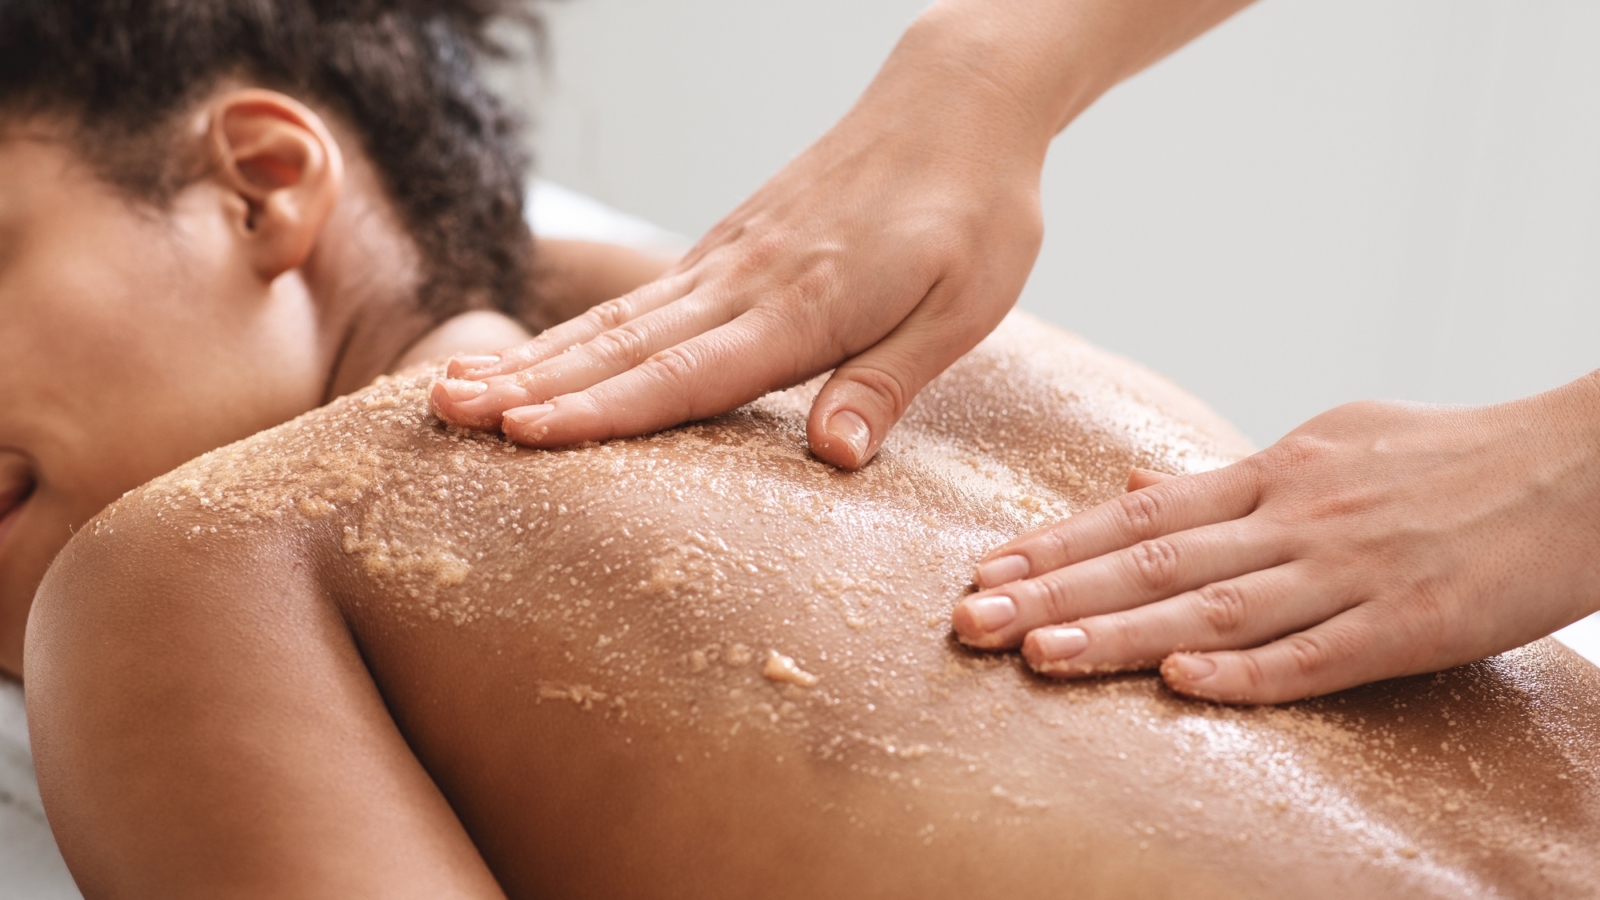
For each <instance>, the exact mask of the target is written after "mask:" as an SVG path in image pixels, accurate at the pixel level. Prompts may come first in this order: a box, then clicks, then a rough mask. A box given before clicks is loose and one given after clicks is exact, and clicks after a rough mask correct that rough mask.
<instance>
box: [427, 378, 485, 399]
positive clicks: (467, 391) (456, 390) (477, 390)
mask: <svg viewBox="0 0 1600 900" xmlns="http://www.w3.org/2000/svg"><path fill="white" fill-rule="evenodd" d="M439 387H441V388H444V395H445V396H446V397H449V398H450V402H451V403H465V402H467V401H468V400H476V399H477V398H479V397H482V396H483V392H484V391H487V390H488V389H489V386H488V385H487V384H484V383H483V382H481V381H462V380H461V379H459V378H444V379H441V380H440V381H439Z"/></svg>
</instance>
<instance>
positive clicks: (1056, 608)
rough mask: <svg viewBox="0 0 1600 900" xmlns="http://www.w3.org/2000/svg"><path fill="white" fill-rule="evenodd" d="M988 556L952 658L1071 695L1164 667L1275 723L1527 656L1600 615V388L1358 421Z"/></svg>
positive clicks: (1170, 481) (1172, 483)
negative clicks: (1352, 693)
mask: <svg viewBox="0 0 1600 900" xmlns="http://www.w3.org/2000/svg"><path fill="white" fill-rule="evenodd" d="M1129 488H1130V493H1128V494H1125V495H1124V496H1122V497H1119V498H1117V499H1116V500H1112V501H1110V502H1108V503H1105V504H1103V505H1101V506H1099V507H1097V508H1095V509H1093V510H1090V511H1088V512H1085V513H1082V514H1080V515H1078V516H1075V517H1073V518H1071V519H1068V520H1067V521H1065V522H1062V523H1060V524H1057V525H1053V526H1050V527H1048V528H1045V529H1042V530H1040V531H1036V532H1034V533H1032V534H1029V535H1026V536H1024V537H1021V538H1018V539H1017V540H1015V541H1012V542H1010V543H1008V544H1006V545H1004V546H1002V547H1000V548H998V549H996V550H995V551H993V552H992V553H990V554H989V555H988V556H986V557H984V559H983V560H982V561H981V563H980V565H979V567H978V574H977V582H978V585H979V587H980V591H979V593H977V594H974V595H972V596H971V597H968V598H966V599H965V600H963V601H962V602H961V603H960V604H959V605H958V606H957V607H956V610H955V613H954V625H955V629H956V633H957V635H958V636H959V637H960V639H961V640H962V641H963V642H965V643H967V644H969V645H972V646H975V647H981V648H993V649H1002V648H1011V647H1016V646H1018V645H1021V647H1022V652H1023V655H1024V656H1025V657H1026V658H1027V661H1028V663H1029V665H1030V666H1032V667H1033V668H1034V670H1035V671H1037V672H1040V673H1041V674H1045V675H1052V676H1059V677H1065V678H1073V677H1083V676H1089V675H1093V674H1096V673H1103V672H1108V671H1116V670H1124V669H1147V668H1154V667H1156V666H1158V665H1159V667H1160V670H1161V675H1162V677H1163V678H1164V679H1165V680H1166V682H1167V684H1168V685H1169V686H1170V687H1172V689H1173V690H1175V691H1178V692H1179V693H1183V694H1188V695H1190V696H1194V697H1199V698H1204V699H1209V700H1217V701H1221V702H1225V703H1280V702H1284V701H1289V700H1295V699H1299V698H1303V697H1310V696H1315V695H1318V694H1325V693H1329V692H1331V691H1337V690H1340V689H1343V688H1347V687H1352V686H1354V685H1358V684H1363V683H1366V682H1370V681H1376V680H1379V679H1383V678H1391V677H1395V676H1400V675H1408V674H1415V673H1421V672H1431V671H1437V670H1440V669H1444V668H1448V667H1451V666H1455V665H1459V664H1462V663H1466V662H1470V661H1473V660H1477V659H1481V658H1483V657H1485V656H1489V655H1491V654H1494V653H1498V652H1501V651H1504V650H1508V649H1511V648H1513V647H1517V646H1520V645H1522V644H1524V643H1527V642H1528V641H1531V640H1534V639H1537V638H1540V637H1543V636H1545V635H1547V634H1549V633H1550V632H1552V631H1554V630H1556V629H1558V628H1561V627H1562V626H1565V625H1568V624H1570V623H1572V622H1575V621H1577V620H1578V619H1580V618H1582V617H1583V616H1585V615H1588V614H1589V613H1592V612H1595V611H1596V610H1597V609H1600V373H1597V374H1596V375H1591V376H1588V377H1587V378H1584V379H1581V380H1579V381H1578V382H1574V383H1573V384H1571V385H1568V386H1566V387H1564V388H1561V389H1559V390H1556V391H1552V392H1550V393H1548V394H1543V395H1539V396H1537V397H1532V398H1529V399H1526V400H1521V401H1517V402H1515V403H1508V404H1504V405H1501V406H1494V407H1483V408H1460V407H1458V408H1440V407H1421V406H1407V405H1397V404H1387V403H1357V404H1352V405H1349V406H1344V407H1340V408H1339V409H1336V410H1334V411H1332V412H1329V413H1327V414H1324V415H1322V416H1319V417H1318V418H1316V419H1313V420H1312V421H1310V422H1309V423H1307V424H1306V425H1304V426H1302V427H1300V428H1299V429H1297V430H1296V431H1294V432H1293V433H1291V434H1290V435H1289V436H1288V437H1286V438H1284V439H1283V440H1282V441H1280V442H1278V443H1277V444H1275V445H1273V446H1272V447H1271V448H1269V449H1267V450H1265V451H1263V452H1261V453H1258V454H1256V455H1255V456H1252V457H1249V458H1248V459H1245V460H1243V461H1242V462H1239V463H1237V464H1235V465H1233V466H1229V467H1227V468H1225V469H1220V470H1217V471H1215V472H1209V473H1205V474H1202V475H1192V476H1187V477H1182V478H1169V477H1166V476H1160V475H1155V474H1153V473H1145V472H1139V471H1136V472H1135V473H1134V475H1133V477H1132V479H1130V484H1129Z"/></svg>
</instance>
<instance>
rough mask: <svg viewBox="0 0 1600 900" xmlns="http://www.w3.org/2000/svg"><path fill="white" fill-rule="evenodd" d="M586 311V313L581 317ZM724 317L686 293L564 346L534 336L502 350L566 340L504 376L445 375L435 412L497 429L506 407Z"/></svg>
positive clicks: (550, 393) (580, 385) (623, 364)
mask: <svg viewBox="0 0 1600 900" xmlns="http://www.w3.org/2000/svg"><path fill="white" fill-rule="evenodd" d="M613 302H618V303H620V302H621V301H613ZM608 305H609V304H602V306H608ZM618 308H619V309H620V308H621V307H618ZM592 312H594V311H592V310H591V313H592ZM589 315H590V314H589V313H585V314H584V317H587V316H589ZM617 315H620V313H617ZM726 316H727V313H726V312H725V311H723V310H721V309H719V308H717V307H716V306H715V305H713V304H712V303H710V302H708V301H707V300H706V299H705V298H703V297H697V296H696V295H693V294H691V295H689V296H688V297H685V298H680V299H679V300H678V301H677V302H675V303H671V304H668V305H666V306H663V307H662V308H660V309H656V310H654V311H651V312H648V313H644V314H642V315H637V316H635V317H634V318H632V319H630V320H629V321H627V322H624V323H622V324H621V325H618V326H617V327H615V328H610V329H607V330H605V331H601V332H599V333H598V334H595V335H594V336H593V337H590V338H589V339H588V340H586V341H584V342H582V343H577V344H567V343H565V342H566V341H567V340H568V338H567V337H561V338H559V340H558V342H557V343H553V344H550V345H547V346H546V347H545V348H543V349H540V348H537V347H534V345H535V344H538V343H539V341H538V340H535V341H533V342H531V343H529V344H525V345H523V346H522V347H518V348H512V350H509V351H507V353H508V354H512V353H515V354H518V355H520V356H529V357H531V356H532V355H537V354H539V353H542V352H544V350H546V349H548V348H549V347H552V346H561V345H563V344H565V346H566V349H565V350H563V351H561V352H557V353H556V354H555V355H554V356H551V357H550V358H548V359H545V360H544V361H542V362H537V363H532V364H530V365H528V366H526V367H525V368H523V369H521V370H520V371H516V372H512V373H510V374H506V375H494V376H490V377H488V378H486V379H481V380H467V379H445V380H443V381H441V382H439V386H438V387H437V388H436V389H435V391H434V411H435V413H436V414H437V415H438V416H439V418H441V419H443V420H445V421H446V422H449V423H450V424H452V425H460V426H463V427H471V428H484V429H496V428H499V426H500V419H501V416H502V415H503V414H504V413H505V412H506V411H507V410H510V409H515V408H517V407H522V406H530V405H534V404H542V403H544V402H546V401H548V400H549V399H550V398H552V397H557V396H560V395H562V394H571V393H576V392H578V391H582V390H584V389H586V388H590V387H593V386H594V385H597V384H599V383H600V382H602V381H605V380H606V379H608V378H611V377H613V376H616V375H618V374H621V373H622V372H626V371H627V370H629V369H631V368H633V367H634V366H637V365H639V364H640V363H642V362H644V361H645V360H646V359H648V358H649V357H650V356H651V355H653V354H655V353H657V352H659V351H661V350H662V349H663V348H666V347H671V346H673V345H675V344H678V343H680V342H682V341H685V340H688V339H689V338H691V337H694V336H695V335H697V334H703V333H705V332H708V331H710V330H711V329H713V328H715V327H717V326H719V325H722V324H724V323H725V322H726ZM584 317H580V319H582V318H584ZM602 318H604V319H606V320H610V318H611V315H610V314H608V315H606V316H603V317H602V316H597V317H596V318H595V320H594V321H595V322H598V321H601V319H602ZM575 322H576V320H575ZM568 324H574V323H568ZM577 324H584V323H577ZM562 327H564V326H562ZM590 330H592V328H590V327H589V326H588V325H585V327H584V328H583V329H581V330H580V329H574V330H573V331H572V332H569V334H581V333H586V332H587V331H590ZM530 348H531V349H530ZM479 385H482V387H481V388H480V387H479Z"/></svg>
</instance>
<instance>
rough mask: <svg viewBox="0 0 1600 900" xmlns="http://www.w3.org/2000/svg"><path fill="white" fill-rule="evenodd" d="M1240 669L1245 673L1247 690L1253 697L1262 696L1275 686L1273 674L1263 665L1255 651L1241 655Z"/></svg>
mask: <svg viewBox="0 0 1600 900" xmlns="http://www.w3.org/2000/svg"><path fill="white" fill-rule="evenodd" d="M1238 659H1239V670H1240V671H1241V672H1243V673H1244V687H1245V692H1246V693H1247V694H1248V695H1250V696H1252V697H1260V696H1261V695H1262V694H1264V693H1267V692H1269V691H1271V690H1272V688H1273V687H1274V685H1273V679H1272V676H1271V675H1268V674H1267V670H1266V669H1265V668H1263V667H1262V665H1261V660H1260V659H1259V658H1258V656H1257V654H1255V653H1244V654H1241V655H1240V656H1239V657H1238Z"/></svg>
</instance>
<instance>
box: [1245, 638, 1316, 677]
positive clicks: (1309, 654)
mask: <svg viewBox="0 0 1600 900" xmlns="http://www.w3.org/2000/svg"><path fill="white" fill-rule="evenodd" d="M1283 651H1284V653H1285V654H1286V655H1287V656H1288V658H1289V661H1290V662H1291V663H1292V664H1293V665H1294V672H1295V674H1296V675H1299V676H1301V677H1303V678H1309V677H1311V676H1313V675H1315V674H1317V673H1318V672H1319V671H1320V670H1321V669H1322V667H1323V666H1325V665H1327V664H1328V659H1329V656H1330V653H1329V650H1328V647H1327V644H1326V643H1325V642H1324V641H1323V640H1321V639H1320V638H1318V637H1317V636H1316V635H1313V634H1304V633H1303V634H1291V635H1289V636H1288V637H1286V638H1284V639H1283ZM1259 686H1260V687H1265V685H1264V684H1263V685H1259Z"/></svg>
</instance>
